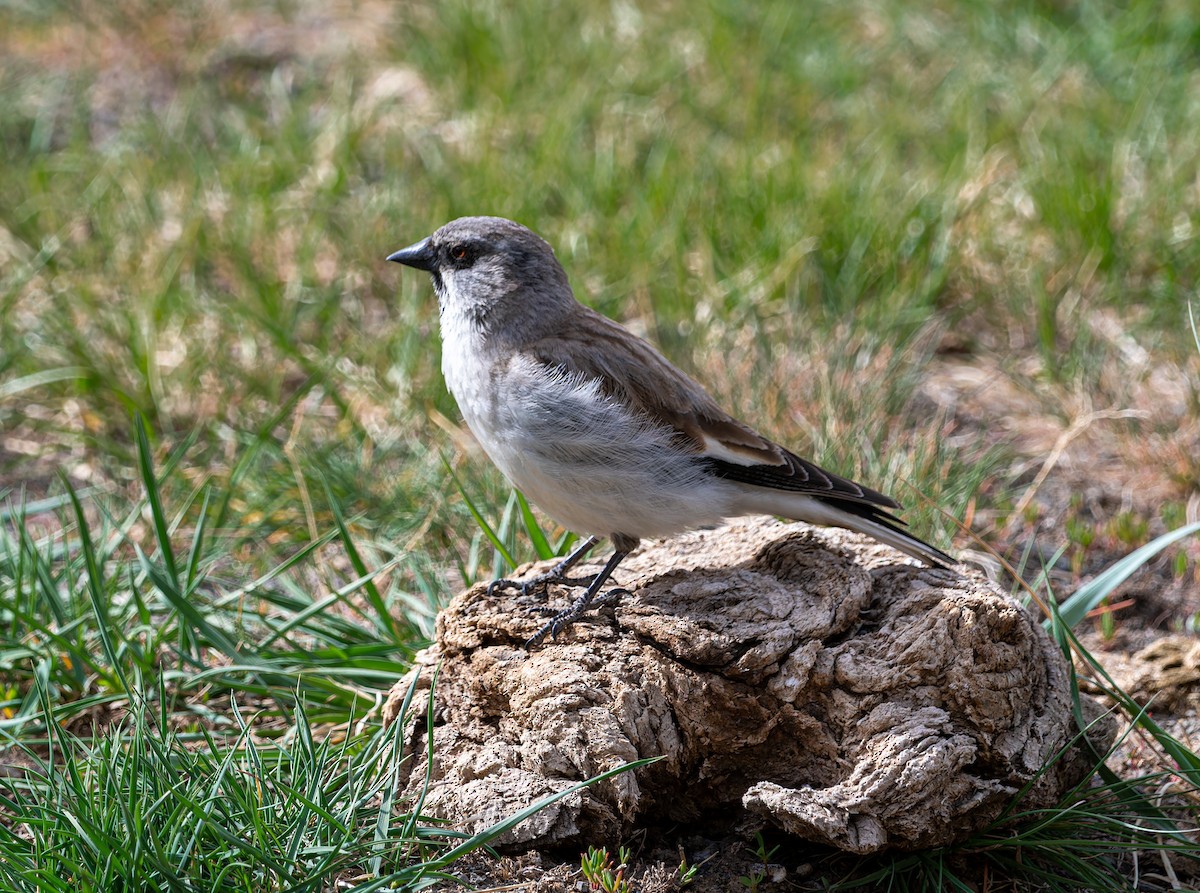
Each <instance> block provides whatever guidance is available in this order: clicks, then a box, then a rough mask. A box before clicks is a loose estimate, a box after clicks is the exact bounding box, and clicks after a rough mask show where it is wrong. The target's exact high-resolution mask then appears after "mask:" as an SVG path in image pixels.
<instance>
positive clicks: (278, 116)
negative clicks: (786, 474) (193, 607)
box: [0, 0, 1200, 566]
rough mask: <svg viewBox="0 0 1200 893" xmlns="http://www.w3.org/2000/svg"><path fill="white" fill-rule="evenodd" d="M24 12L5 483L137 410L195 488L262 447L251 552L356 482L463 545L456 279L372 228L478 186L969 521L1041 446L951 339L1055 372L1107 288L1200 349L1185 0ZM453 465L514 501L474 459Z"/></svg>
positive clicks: (1198, 30) (0, 312) (714, 353)
mask: <svg viewBox="0 0 1200 893" xmlns="http://www.w3.org/2000/svg"><path fill="white" fill-rule="evenodd" d="M0 16H3V20H4V27H3V28H2V29H0V58H2V60H3V61H2V62H0V91H2V94H3V96H4V97H5V101H4V102H3V104H0V145H3V151H4V156H5V164H4V165H3V167H2V168H0V259H2V265H0V321H2V322H0V326H2V328H0V427H2V429H3V431H4V437H3V441H2V443H0V489H8V490H10V491H13V492H14V493H15V492H24V493H25V494H26V496H27V498H31V499H32V498H37V497H40V496H43V495H45V494H47V493H49V492H55V491H57V489H58V485H57V484H56V483H55V481H54V474H55V473H56V472H57V471H58V470H59V469H61V470H63V471H64V472H65V473H66V474H67V476H68V478H69V479H71V480H72V481H73V482H75V483H76V484H80V485H83V484H91V485H98V486H101V487H102V488H113V487H115V488H118V489H119V488H120V487H122V486H125V485H127V484H128V483H129V482H130V481H132V480H133V479H134V477H135V474H134V472H133V471H132V461H131V458H130V457H131V456H132V447H131V443H132V430H133V429H132V426H131V423H130V416H131V414H132V413H133V412H135V411H136V412H140V413H142V414H144V415H145V417H146V418H147V420H148V422H149V425H150V429H151V434H152V437H153V438H154V439H155V441H156V442H157V443H158V444H160V446H161V447H162V448H170V447H173V446H176V445H178V444H180V443H182V442H185V441H186V442H187V443H188V444H189V446H188V450H187V453H186V455H185V456H184V457H183V458H182V459H181V461H180V469H181V475H182V479H183V480H184V481H185V482H186V483H185V484H184V486H188V487H193V486H195V485H196V484H197V482H199V481H202V480H221V481H225V482H229V481H230V480H231V479H232V478H233V477H234V476H235V470H236V478H237V480H236V487H234V491H235V492H233V493H231V495H230V497H229V501H228V506H229V507H230V510H231V512H232V514H231V515H230V524H229V527H230V529H231V530H232V531H233V532H234V533H235V535H237V536H241V537H243V538H244V541H245V542H247V543H253V544H256V547H257V545H261V544H263V543H268V544H275V543H283V544H289V543H293V542H303V541H309V540H310V539H311V538H312V537H313V536H314V535H315V531H316V530H317V529H318V528H322V529H323V525H324V524H325V522H327V521H328V518H329V511H328V505H327V500H328V499H333V500H334V501H336V502H338V503H339V504H340V505H342V506H344V507H345V508H346V509H347V511H349V512H352V513H354V515H355V518H356V523H357V524H358V525H360V526H361V527H362V528H363V529H365V530H368V531H370V533H371V535H372V536H377V537H379V538H380V539H383V540H386V541H388V542H392V543H399V544H403V545H404V546H406V547H409V548H411V549H412V550H413V551H414V552H418V553H421V554H423V555H426V556H432V557H431V559H430V560H431V562H432V564H433V565H438V566H441V565H444V564H445V562H446V560H447V556H448V555H449V554H451V553H453V552H456V551H457V552H458V553H459V554H461V553H462V550H463V548H464V546H463V544H464V543H465V542H467V541H469V539H470V537H471V536H473V535H474V534H473V530H474V526H473V524H472V523H471V522H470V520H469V517H468V515H467V514H466V512H465V510H463V508H462V507H461V505H460V504H459V500H458V499H457V498H451V497H450V495H449V490H450V488H449V487H448V484H447V478H446V475H445V473H444V471H443V470H442V468H441V467H440V464H439V461H438V456H439V454H440V453H449V454H451V455H453V456H454V457H455V461H456V462H457V461H458V451H456V450H455V448H454V446H455V444H456V443H462V442H463V441H462V440H461V439H460V438H457V437H455V436H453V432H452V431H451V430H450V426H449V425H447V424H446V423H445V422H444V421H442V424H440V425H439V424H437V423H436V422H438V421H440V420H443V418H444V419H449V420H455V419H456V418H457V416H456V411H455V410H454V408H453V404H452V401H451V400H450V398H449V397H448V395H447V394H446V392H445V390H444V387H443V385H442V383H441V380H440V374H439V371H438V362H439V361H438V356H437V352H438V347H437V338H436V325H437V318H436V307H435V302H434V300H433V297H432V294H431V291H430V288H429V286H428V284H427V282H426V281H425V279H424V277H423V276H419V275H411V274H409V275H404V274H402V273H401V272H400V270H398V269H396V268H388V265H386V264H384V263H383V261H382V258H383V257H384V256H385V255H386V254H387V253H389V252H390V251H391V250H393V249H395V248H397V247H400V246H402V245H405V244H408V243H409V242H411V241H414V240H416V239H417V238H420V237H422V236H424V235H426V234H428V233H429V232H430V231H432V230H433V229H434V228H435V227H436V226H438V225H440V224H441V223H443V222H444V221H446V220H447V219H450V218H452V217H454V216H458V215H462V214H476V213H489V214H499V215H504V216H509V217H513V218H515V219H517V220H520V221H522V222H524V223H526V224H528V225H530V226H531V227H533V228H535V229H536V230H537V231H539V232H540V233H542V234H543V235H544V236H545V237H546V238H547V239H548V240H549V241H550V242H551V243H552V244H554V245H555V246H556V248H557V250H558V253H559V256H560V258H561V260H562V261H563V264H564V266H565V267H566V269H567V270H568V273H569V275H570V276H571V279H572V282H573V283H574V285H575V287H576V289H577V292H578V293H579V294H580V296H581V297H582V298H583V299H584V300H585V301H587V302H589V303H592V304H593V305H595V306H597V307H598V308H599V309H601V310H602V311H604V312H606V313H608V314H610V315H613V316H615V317H617V318H619V319H621V320H623V321H625V322H627V323H628V324H630V325H631V326H633V327H634V328H635V329H638V330H639V331H643V332H645V333H647V334H648V335H649V336H650V337H652V338H653V339H654V340H656V341H657V342H659V343H660V344H661V345H662V346H663V347H664V349H665V350H666V352H667V353H668V355H669V356H671V357H672V359H674V360H676V361H677V362H679V363H680V364H682V365H683V366H685V367H686V368H689V369H690V370H692V371H693V372H695V373H696V374H697V375H698V376H699V377H700V378H701V379H702V380H703V381H705V382H706V383H708V384H709V385H711V386H712V388H713V390H714V391H715V392H717V394H718V396H719V397H720V398H721V399H722V400H723V401H725V402H726V403H727V404H728V405H729V406H730V408H731V409H733V410H734V411H736V412H740V413H743V414H744V415H745V416H747V417H749V418H751V419H754V420H755V421H756V422H758V423H759V424H760V425H761V426H762V427H763V428H764V429H766V430H767V431H769V432H771V433H772V434H774V435H775V436H777V437H778V438H779V439H781V440H783V441H784V442H787V443H789V444H792V445H794V446H795V447H796V448H797V449H798V450H800V451H809V452H811V453H813V454H815V456H816V458H818V459H819V460H820V461H822V462H824V463H826V464H828V465H830V466H832V467H834V468H836V469H838V470H839V471H842V472H845V473H848V474H853V475H861V476H864V477H865V478H867V479H869V480H870V481H871V482H872V483H875V484H877V485H880V486H882V487H884V488H886V489H889V490H893V491H895V492H897V494H898V495H899V496H901V498H902V499H903V500H904V501H905V502H907V503H913V502H914V501H915V500H914V499H913V497H912V494H911V492H910V491H908V490H906V489H904V488H903V487H902V485H901V484H900V483H899V480H900V479H905V480H908V481H911V482H912V483H913V484H914V485H915V486H917V487H918V488H919V489H921V490H922V491H924V492H926V493H928V494H929V495H930V496H931V497H933V499H934V500H935V501H937V502H939V503H940V504H942V505H943V506H944V507H945V508H946V509H947V510H949V511H950V512H951V513H953V514H955V515H958V516H959V517H962V516H963V514H964V512H967V511H968V510H969V511H970V512H972V513H974V512H976V511H977V510H979V509H981V508H986V507H987V506H989V505H991V506H996V507H998V509H997V510H998V511H999V512H1000V513H1001V514H1003V512H1004V511H1005V510H1006V509H1005V506H1009V507H1011V504H1012V499H1011V484H1012V481H1013V480H1014V479H1015V476H1016V475H1015V474H1014V473H1012V469H1011V465H1012V462H1011V456H1010V455H1009V454H1008V453H1006V450H1005V448H1004V447H1005V444H1003V443H1000V444H997V443H994V442H989V441H988V438H987V437H986V428H987V424H986V421H985V422H983V423H981V424H980V425H979V426H978V427H979V429H980V430H976V431H972V430H971V428H970V426H967V427H965V428H964V427H963V425H962V424H961V420H955V419H954V418H953V413H952V412H950V411H948V410H947V409H946V407H945V406H944V405H942V406H939V405H937V404H936V401H934V402H932V403H931V401H930V400H928V399H924V398H922V397H921V392H920V387H921V382H922V380H923V378H924V377H925V375H926V374H927V371H928V368H929V366H930V364H931V363H932V362H934V361H935V360H936V359H937V358H938V357H942V356H953V357H958V358H962V357H966V358H968V361H971V360H973V359H974V358H979V357H984V356H987V357H989V358H990V360H989V362H991V363H994V364H995V366H996V367H997V368H999V369H1001V370H1016V369H1020V370H1021V372H1020V374H1021V375H1022V376H1023V377H1024V378H1025V379H1026V380H1029V381H1032V382H1033V383H1034V387H1033V388H1032V390H1033V391H1038V390H1039V389H1040V388H1042V386H1043V385H1045V386H1046V387H1051V388H1053V387H1058V388H1060V390H1058V391H1054V390H1050V391H1045V393H1048V394H1052V396H1051V397H1050V398H1049V399H1050V402H1051V403H1053V402H1054V400H1055V399H1057V395H1061V394H1062V393H1072V394H1079V393H1093V392H1096V391H1097V389H1102V385H1103V376H1104V369H1105V368H1106V367H1107V368H1111V365H1110V364H1111V361H1112V359H1113V357H1114V356H1115V357H1118V359H1119V356H1120V351H1121V348H1120V344H1119V343H1118V342H1119V339H1112V338H1107V339H1106V338H1104V337H1101V336H1099V335H1098V334H1097V328H1096V326H1095V325H1094V324H1093V322H1094V320H1096V319H1099V318H1103V319H1115V320H1117V325H1118V328H1119V329H1120V331H1121V332H1122V333H1125V334H1127V335H1128V336H1129V337H1132V338H1135V339H1136V341H1137V344H1138V345H1139V349H1143V350H1148V351H1150V352H1151V353H1152V354H1153V355H1154V356H1155V357H1159V358H1162V359H1163V360H1164V361H1165V362H1170V363H1180V364H1183V363H1187V362H1188V361H1189V360H1188V357H1189V356H1190V355H1191V354H1194V352H1195V349H1194V347H1193V346H1191V345H1190V335H1189V334H1188V332H1187V330H1186V318H1187V317H1186V302H1187V300H1188V299H1189V297H1191V295H1192V291H1193V285H1194V283H1195V281H1196V279H1197V274H1198V273H1200V252H1198V251H1197V247H1196V246H1197V242H1196V234H1195V232H1194V230H1195V226H1196V223H1197V219H1196V215H1197V205H1198V198H1200V182H1198V180H1197V173H1196V172H1197V170H1198V164H1197V162H1198V155H1200V132H1198V129H1200V109H1198V107H1197V103H1196V95H1197V86H1198V85H1197V75H1196V61H1197V51H1198V49H1200V20H1198V19H1197V17H1196V14H1195V10H1194V7H1193V5H1192V4H1190V3H1187V2H1182V0H1179V2H1167V3H1161V2H1134V3H1123V4H1116V3H1105V2H1078V3H1072V2H1023V3H1014V4H1005V5H1004V6H1003V8H1000V7H996V6H994V5H993V4H987V3H976V2H961V3H954V2H942V3H932V4H920V5H914V4H907V3H903V2H898V0H869V2H853V3H842V2H837V3H834V2H814V3H808V4H796V3H792V2H762V3H754V4H745V3H741V2H733V0H702V2H698V3H687V4H684V3H680V2H671V0H663V2H657V3H652V4H634V3H628V2H614V3H601V4H589V5H583V4H555V3H536V4H519V5H516V6H514V7H512V8H509V6H508V5H506V4H499V3H488V2H477V0H447V2H438V3H421V2H417V3H404V4H390V3H383V2H367V3H361V4H349V3H344V4H337V3H334V4H330V3H307V2H279V3H243V2H233V0H212V2H204V3H201V2H192V3H183V4H174V3H165V2H157V0H123V2H117V3H100V2H89V0H78V2H56V0H45V2H37V3H32V2H29V3H24V2H8V3H6V4H4V6H3V8H2V9H0ZM1104 314H1108V315H1107V316H1105V315H1104ZM1022 364H1024V365H1022ZM1181 368H1183V367H1181ZM1184 371H1185V372H1186V369H1184ZM1191 393H1192V399H1193V400H1194V389H1193V391H1192V392H1191ZM1053 411H1055V410H1053V409H1052V412H1053ZM1063 412H1065V411H1063ZM1181 461H1182V460H1181ZM1184 466H1185V467H1184V468H1183V469H1182V471H1181V472H1180V473H1181V474H1182V475H1183V477H1184V480H1183V482H1182V483H1181V484H1180V488H1179V493H1178V494H1177V501H1179V504H1182V500H1185V499H1186V496H1187V493H1188V492H1189V490H1188V487H1189V486H1190V483H1191V482H1189V481H1188V480H1186V478H1187V477H1188V475H1189V474H1190V473H1191V472H1192V471H1193V470H1194V466H1189V465H1188V464H1187V463H1186V462H1184ZM462 471H463V473H464V474H465V475H467V480H468V482H469V484H470V486H471V487H472V488H474V489H475V491H477V492H479V493H480V494H481V499H482V501H483V503H484V504H485V505H490V506H494V507H496V511H499V508H498V507H499V506H501V505H502V504H503V501H504V499H505V496H506V494H507V490H506V488H505V487H504V486H503V485H502V482H501V481H500V480H499V479H498V476H496V475H495V474H494V473H493V472H492V471H491V470H490V469H489V468H487V467H486V463H484V462H482V461H473V462H468V463H465V464H464V465H463V467H462ZM914 509H915V510H914V511H913V512H911V513H910V515H911V517H913V518H914V519H915V521H916V523H917V527H918V530H920V531H922V532H923V533H926V534H929V535H933V536H936V535H937V534H936V530H935V529H934V528H941V529H946V527H947V525H946V524H945V522H944V521H942V520H940V519H938V518H936V517H935V513H934V512H933V511H932V510H930V509H929V508H927V507H922V506H919V505H917V506H914ZM235 522H236V523H235ZM939 542H942V543H943V544H944V543H945V542H946V539H945V538H942V539H940V540H939Z"/></svg>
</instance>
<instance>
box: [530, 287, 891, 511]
mask: <svg viewBox="0 0 1200 893" xmlns="http://www.w3.org/2000/svg"><path fill="white" fill-rule="evenodd" d="M581 311H582V314H583V318H582V319H580V320H579V323H578V324H577V325H574V326H571V327H570V330H569V331H562V332H558V333H555V334H554V335H551V336H548V337H545V338H542V339H540V340H539V341H536V342H534V343H533V344H531V345H529V346H528V347H527V348H526V352H528V353H529V354H530V355H531V356H532V357H534V358H535V359H536V360H538V361H539V362H541V363H544V364H546V365H547V366H552V367H557V368H560V369H564V370H565V371H567V372H570V373H573V374H577V375H580V376H583V377H584V378H587V379H596V380H598V381H599V382H600V387H601V390H602V391H603V392H604V393H606V394H608V395H609V396H611V397H614V398H616V399H618V400H621V401H622V402H625V403H627V404H629V405H630V406H633V407H635V408H636V409H638V410H639V411H641V412H642V413H644V414H645V415H646V416H648V417H649V418H651V419H654V420H655V421H657V422H658V423H660V424H663V425H666V426H668V427H671V428H673V429H674V430H675V431H676V432H677V435H676V437H677V442H678V443H679V444H680V445H681V446H683V447H684V448H685V449H689V450H691V451H693V452H695V453H696V455H697V458H699V459H702V460H703V461H704V462H706V463H707V464H708V465H709V466H710V468H711V469H712V471H713V472H714V473H715V474H718V475H720V476H721V477H724V478H728V479H730V480H736V481H739V482H742V483H746V484H753V485H755V486H759V487H769V488H772V489H777V490H789V491H794V492H798V493H806V494H811V495H813V496H820V497H825V498H830V499H837V500H846V501H848V502H854V503H866V504H869V505H877V506H885V507H887V508H899V504H898V503H897V502H896V501H895V500H893V499H891V498H890V497H887V496H884V495H883V494H882V493H879V492H877V491H875V490H872V489H870V488H868V487H863V486H862V485H860V484H857V483H855V482H854V481H851V480H848V479H846V478H843V477H840V476H839V475H836V474H833V473H832V472H828V471H826V470H825V469H823V468H821V467H820V466H818V465H815V464H814V463H812V462H809V461H808V460H806V459H802V458H800V457H799V456H797V455H796V454H795V453H792V452H790V451H789V450H787V449H785V448H784V447H781V446H780V445H779V444H777V443H774V442H773V441H771V440H768V439H767V438H765V437H763V436H762V435H761V434H759V433H758V432H757V431H755V430H754V429H753V428H751V427H750V426H748V425H746V424H744V423H743V422H740V421H738V420H737V419H735V418H733V417H732V416H731V415H729V413H727V412H725V410H723V409H721V407H720V406H718V405H717V402H716V401H715V400H713V399H712V397H710V396H709V395H708V393H707V392H706V391H705V390H704V388H702V387H701V386H700V385H699V384H698V383H697V382H696V381H694V380H693V379H691V378H690V377H688V376H687V375H685V374H684V373H683V372H680V371H679V370H678V369H676V368H675V367H674V366H672V365H671V363H670V362H668V361H667V359H666V358H665V357H663V355H662V354H660V353H659V352H658V351H657V350H655V349H654V347H652V346H651V345H650V344H648V343H646V342H645V341H643V340H642V339H640V338H638V337H636V336H634V335H632V334H631V333H630V332H629V331H628V330H626V329H624V328H622V327H621V326H620V325H618V324H617V323H615V322H613V321H612V320H610V319H608V318H607V317H605V316H602V315H600V314H599V313H596V312H595V311H594V310H591V309H590V308H587V307H582V306H581Z"/></svg>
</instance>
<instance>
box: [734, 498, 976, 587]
mask: <svg viewBox="0 0 1200 893" xmlns="http://www.w3.org/2000/svg"><path fill="white" fill-rule="evenodd" d="M753 490H754V491H756V492H750V491H751V488H748V487H743V488H742V496H743V498H742V500H740V506H739V507H740V508H742V509H744V510H745V513H746V514H751V513H759V514H767V515H780V516H782V517H784V518H791V519H792V520H793V521H807V522H808V523H810V524H823V525H825V526H827V527H844V528H845V529H847V530H854V531H857V532H858V533H865V534H866V535H867V536H869V537H872V538H873V539H877V540H879V542H881V543H884V544H886V545H889V546H891V547H892V548H893V549H899V550H900V551H901V552H903V553H904V554H905V555H910V556H912V557H913V558H916V559H917V560H918V561H923V562H925V563H926V564H928V565H929V566H930V567H950V566H951V565H953V564H955V563H956V562H955V560H954V559H953V558H951V557H950V556H949V555H947V554H946V553H945V552H943V551H942V550H941V549H939V548H937V547H936V546H931V545H930V544H929V543H927V542H925V541H924V540H923V539H920V538H918V537H915V536H913V535H912V534H911V533H909V532H907V531H906V530H904V522H903V521H902V520H901V519H899V518H897V517H896V516H895V515H892V514H889V513H888V512H885V511H884V510H883V509H882V508H880V507H879V506H877V505H874V504H872V503H868V502H857V501H854V500H849V499H837V498H836V497H835V498H830V497H821V496H810V495H808V494H800V493H788V492H785V491H780V490H768V489H766V488H762V487H754V488H753Z"/></svg>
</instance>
